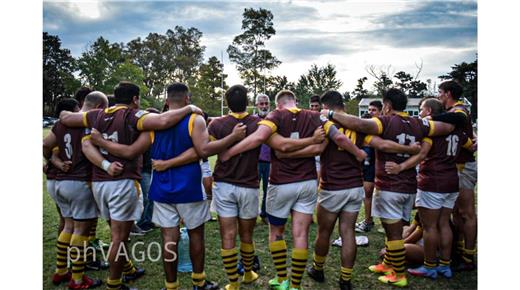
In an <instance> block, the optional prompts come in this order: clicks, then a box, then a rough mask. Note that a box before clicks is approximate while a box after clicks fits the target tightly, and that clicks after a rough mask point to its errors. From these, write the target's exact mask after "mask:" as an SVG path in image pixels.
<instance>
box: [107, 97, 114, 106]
mask: <svg viewBox="0 0 520 290" xmlns="http://www.w3.org/2000/svg"><path fill="white" fill-rule="evenodd" d="M107 98H108V106H109V107H112V106H113V105H115V104H116V98H115V97H114V95H108V96H107Z"/></svg>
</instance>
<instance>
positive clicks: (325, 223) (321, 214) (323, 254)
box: [307, 204, 338, 282]
mask: <svg viewBox="0 0 520 290" xmlns="http://www.w3.org/2000/svg"><path fill="white" fill-rule="evenodd" d="M317 212H318V214H317V217H318V234H317V235H316V240H315V241H314V254H313V256H312V264H311V265H310V266H309V267H307V274H309V276H310V277H311V278H312V279H314V280H315V281H318V282H323V281H325V276H324V273H323V265H324V264H325V260H326V258H327V255H328V253H329V242H330V236H331V234H332V232H333V231H334V226H335V225H336V220H337V218H338V214H337V213H333V212H329V211H328V210H326V209H325V208H323V207H322V206H321V205H319V204H318V209H317Z"/></svg>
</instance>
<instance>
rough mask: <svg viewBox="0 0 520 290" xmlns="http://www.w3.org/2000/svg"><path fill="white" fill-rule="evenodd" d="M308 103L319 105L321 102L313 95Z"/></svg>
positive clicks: (318, 97)
mask: <svg viewBox="0 0 520 290" xmlns="http://www.w3.org/2000/svg"><path fill="white" fill-rule="evenodd" d="M309 103H319V104H321V102H320V96H318V95H314V96H312V97H311V98H310V99H309Z"/></svg>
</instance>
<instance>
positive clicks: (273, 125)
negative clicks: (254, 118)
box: [258, 119, 278, 134]
mask: <svg viewBox="0 0 520 290" xmlns="http://www.w3.org/2000/svg"><path fill="white" fill-rule="evenodd" d="M258 125H265V126H267V127H269V128H271V134H272V133H275V132H276V131H278V127H277V126H276V124H275V123H273V122H271V121H269V120H265V119H264V120H262V121H260V122H258Z"/></svg>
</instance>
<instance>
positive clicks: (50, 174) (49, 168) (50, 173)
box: [45, 161, 59, 180]
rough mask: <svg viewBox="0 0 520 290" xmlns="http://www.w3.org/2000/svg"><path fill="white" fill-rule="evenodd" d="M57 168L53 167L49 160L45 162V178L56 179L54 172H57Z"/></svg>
mask: <svg viewBox="0 0 520 290" xmlns="http://www.w3.org/2000/svg"><path fill="white" fill-rule="evenodd" d="M58 171H59V169H58V168H56V167H54V165H52V163H51V162H50V161H49V162H47V171H45V176H46V177H47V180H54V179H56V174H57V173H58Z"/></svg>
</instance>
